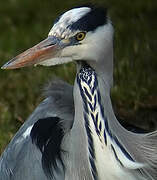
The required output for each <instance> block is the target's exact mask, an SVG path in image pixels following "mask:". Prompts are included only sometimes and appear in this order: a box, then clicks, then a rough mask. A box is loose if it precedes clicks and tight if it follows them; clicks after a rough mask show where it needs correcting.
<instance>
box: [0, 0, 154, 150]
mask: <svg viewBox="0 0 157 180" xmlns="http://www.w3.org/2000/svg"><path fill="white" fill-rule="evenodd" d="M84 2H85V1H83V0H79V1H77V3H76V1H74V0H69V1H64V2H62V1H61V0H57V1H55V2H54V1H50V0H44V1H39V0H38V1H37V0H34V1H31V0H23V1H21V0H5V1H2V2H1V6H0V16H1V23H0V65H3V64H4V63H5V62H6V61H8V60H9V59H10V58H12V57H14V56H15V55H17V54H19V53H20V52H22V51H23V50H25V49H27V48H29V47H31V46H33V45H34V44H36V43H38V42H39V41H41V40H42V39H44V38H45V37H46V36H47V33H48V31H49V30H50V28H51V27H52V24H53V21H54V19H55V18H56V17H57V16H58V15H59V14H60V13H62V12H64V11H66V10H67V9H69V8H71V7H73V6H77V5H79V4H84ZM88 2H89V1H88ZM90 2H95V1H94V0H91V1H90ZM97 3H98V4H101V5H103V6H107V7H109V14H110V16H111V19H112V21H113V25H114V27H115V71H114V79H115V82H114V87H113V89H112V100H113V102H114V103H113V104H114V107H115V111H116V113H117V114H118V115H119V116H120V117H121V118H126V119H127V120H130V121H133V123H134V124H139V125H141V122H142V123H143V121H145V122H146V121H148V123H144V125H143V126H144V127H146V128H148V129H151V128H152V127H154V126H155V119H157V113H156V110H157V93H156V92H157V71H156V70H157V59H156V57H157V51H156V47H157V41H156V37H157V31H156V27H157V21H156V19H157V13H156V9H157V2H156V1H153V0H138V1H130V0H126V1H123V0H119V1H117V0H108V1H107V0H106V1H105V2H104V1H103V0H98V1H97ZM74 75H75V66H74V64H72V63H71V64H67V65H62V66H56V67H53V68H52V67H49V68H47V67H36V68H34V67H29V68H23V69H19V70H10V71H3V70H0V153H1V152H2V151H3V150H4V148H5V146H6V145H7V144H8V142H9V141H10V139H11V138H12V136H13V135H14V134H15V132H16V131H17V129H18V128H19V127H20V126H21V124H22V123H23V122H24V120H25V119H26V118H27V117H28V116H29V114H30V113H31V112H32V111H33V110H34V109H35V107H36V106H37V105H38V104H39V103H40V102H41V100H42V99H43V97H42V96H41V93H42V87H43V85H44V84H45V83H46V82H47V81H48V80H50V79H51V78H53V77H54V76H59V77H60V78H62V79H64V80H66V81H68V82H69V83H72V82H73V80H74ZM147 126H148V127H147Z"/></svg>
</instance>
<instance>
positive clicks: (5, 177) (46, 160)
mask: <svg viewBox="0 0 157 180" xmlns="http://www.w3.org/2000/svg"><path fill="white" fill-rule="evenodd" d="M72 91H73V88H72V86H70V85H69V84H67V83H64V82H63V81H54V82H53V83H51V84H50V85H49V86H48V87H47V90H46V95H47V98H46V99H45V100H44V101H43V102H42V103H41V104H40V105H39V106H38V107H37V108H36V110H35V111H34V112H33V113H32V115H31V116H30V118H29V119H28V120H27V121H26V122H25V123H24V124H23V125H22V127H21V128H20V129H19V131H18V132H17V133H16V135H15V136H14V138H13V139H12V140H11V142H10V144H9V145H8V146H7V148H6V150H5V151H4V153H3V154H2V156H1V158H0V180H49V179H57V180H63V179H64V165H63V163H62V161H61V157H60V154H59V152H58V151H59V149H57V148H59V147H60V146H59V145H60V144H61V142H60V141H61V140H62V137H63V135H64V133H66V132H67V131H68V130H69V129H70V128H71V127H72V124H73V117H74V106H73V96H72ZM61 124H62V125H61ZM61 127H62V129H61ZM61 134H62V135H61ZM53 141H56V143H57V145H56V144H54V143H53ZM53 160H54V162H50V161H53Z"/></svg>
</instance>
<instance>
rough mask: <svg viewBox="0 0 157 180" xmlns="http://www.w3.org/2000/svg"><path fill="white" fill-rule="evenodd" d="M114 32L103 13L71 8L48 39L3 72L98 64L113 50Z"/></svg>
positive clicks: (85, 7) (26, 52) (105, 13)
mask: <svg viewBox="0 0 157 180" xmlns="http://www.w3.org/2000/svg"><path fill="white" fill-rule="evenodd" d="M112 37H113V28H112V25H111V22H110V20H109V19H108V18H107V12H106V10H105V9H102V8H97V7H89V6H84V7H77V8H73V9H71V10H69V11H67V12H65V13H64V14H62V15H61V16H59V18H57V20H56V21H55V22H54V24H53V27H52V29H51V30H50V32H49V34H48V37H47V38H46V39H45V40H43V41H42V42H40V43H39V44H37V45H36V46H34V47H32V48H30V49H28V50H26V51H25V52H23V53H21V54H20V55H18V56H16V57H15V58H13V59H12V60H10V61H9V62H8V63H6V64H5V65H4V66H3V67H2V68H3V69H15V68H20V67H24V66H28V65H33V64H35V65H36V64H42V65H46V66H53V65H56V64H63V63H66V62H71V61H78V60H82V61H86V62H87V63H88V62H95V63H97V62H98V61H100V60H101V59H102V58H103V57H104V54H105V53H106V54H107V53H108V51H109V49H110V48H111V46H112Z"/></svg>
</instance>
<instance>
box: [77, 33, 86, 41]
mask: <svg viewBox="0 0 157 180" xmlns="http://www.w3.org/2000/svg"><path fill="white" fill-rule="evenodd" d="M85 36H86V33H85V32H79V33H77V34H76V40H77V41H82V40H83V39H84V38H85Z"/></svg>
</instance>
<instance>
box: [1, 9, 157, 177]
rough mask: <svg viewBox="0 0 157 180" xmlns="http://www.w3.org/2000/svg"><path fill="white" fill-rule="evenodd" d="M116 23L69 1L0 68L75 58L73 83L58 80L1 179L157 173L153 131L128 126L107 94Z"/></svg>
mask: <svg viewBox="0 0 157 180" xmlns="http://www.w3.org/2000/svg"><path fill="white" fill-rule="evenodd" d="M113 33H114V30H113V27H112V23H111V21H110V19H109V18H108V17H107V12H106V9H103V8H100V7H94V6H80V7H76V8H73V9H71V10H69V11H67V12H65V13H63V14H62V15H60V16H59V18H57V20H56V21H55V22H54V25H53V27H52V29H51V30H50V32H49V35H48V37H47V38H46V39H45V40H43V41H42V42H40V43H39V44H37V45H36V46H34V47H32V48H30V49H28V50H26V51H25V52H23V53H21V54H20V55H18V56H16V57H15V58H13V59H12V60H10V61H9V62H8V63H6V64H5V65H4V66H3V67H2V69H15V68H21V67H24V66H28V65H34V64H35V65H37V64H40V65H45V66H54V65H56V64H63V63H67V62H71V61H75V62H76V66H77V74H76V79H75V83H74V86H73V87H72V86H71V85H69V84H67V83H65V82H62V81H56V82H53V83H51V84H50V86H49V87H48V90H47V97H46V99H45V100H44V101H43V102H42V103H41V104H40V105H39V106H38V107H37V108H36V109H35V111H34V112H33V113H32V115H31V116H30V117H29V118H28V120H27V121H26V122H25V123H24V124H23V125H22V127H21V128H20V129H19V131H18V132H17V133H16V135H15V136H14V138H13V139H12V140H11V142H10V143H9V145H8V146H7V148H6V150H5V151H4V153H3V154H2V156H1V158H0V180H123V179H126V178H127V179H128V180H156V179H157V131H154V132H152V133H140V134H139V133H135V132H131V131H128V130H127V129H125V128H124V127H123V126H121V125H120V123H119V122H118V120H117V119H116V117H115V115H114V112H113V109H112V104H111V100H110V88H111V86H112V81H113Z"/></svg>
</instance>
